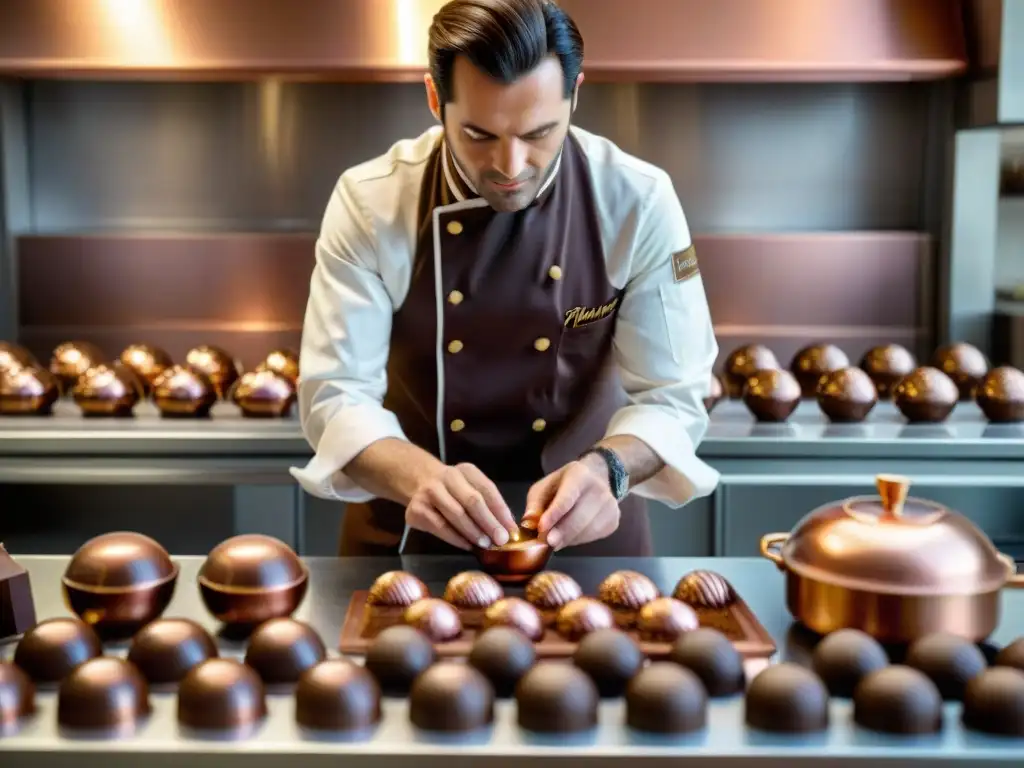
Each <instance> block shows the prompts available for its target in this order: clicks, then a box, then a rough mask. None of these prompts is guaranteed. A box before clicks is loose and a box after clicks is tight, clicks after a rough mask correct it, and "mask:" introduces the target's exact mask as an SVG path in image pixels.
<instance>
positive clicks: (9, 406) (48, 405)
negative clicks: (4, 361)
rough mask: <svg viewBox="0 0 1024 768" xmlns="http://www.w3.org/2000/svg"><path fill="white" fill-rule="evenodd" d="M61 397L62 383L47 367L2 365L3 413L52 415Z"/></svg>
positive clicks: (0, 400) (0, 396)
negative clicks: (55, 404)
mask: <svg viewBox="0 0 1024 768" xmlns="http://www.w3.org/2000/svg"><path fill="white" fill-rule="evenodd" d="M58 399H60V384H59V383H58V381H57V377H56V376H54V375H53V374H52V373H50V372H49V371H48V370H46V369H45V368H40V367H38V366H23V365H18V364H14V363H12V364H10V365H8V366H7V367H6V368H5V367H3V366H0V415H3V416H49V415H50V414H51V413H53V406H54V403H56V402H57V400H58Z"/></svg>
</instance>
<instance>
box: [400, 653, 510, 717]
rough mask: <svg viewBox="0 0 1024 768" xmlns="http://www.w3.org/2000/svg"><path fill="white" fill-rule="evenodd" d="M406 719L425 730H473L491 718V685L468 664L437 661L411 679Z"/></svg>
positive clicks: (492, 708)
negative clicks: (407, 717) (413, 679)
mask: <svg viewBox="0 0 1024 768" xmlns="http://www.w3.org/2000/svg"><path fill="white" fill-rule="evenodd" d="M409 719H410V720H411V721H412V724H413V725H414V726H416V727H417V728H420V729H421V730H425V731H441V732H446V733H464V732H466V731H475V730H477V729H479V728H483V727H484V726H487V725H490V724H491V722H493V720H494V688H493V687H492V686H491V683H490V681H488V679H487V678H486V677H485V676H484V675H483V673H481V672H480V671H479V670H478V669H476V668H475V667H473V666H471V665H469V664H460V663H458V662H454V661H441V662H438V663H436V664H434V665H432V666H431V667H429V668H428V669H427V670H426V671H424V672H423V674H422V675H420V676H419V677H417V678H416V681H415V682H414V683H413V685H412V690H411V691H410V692H409Z"/></svg>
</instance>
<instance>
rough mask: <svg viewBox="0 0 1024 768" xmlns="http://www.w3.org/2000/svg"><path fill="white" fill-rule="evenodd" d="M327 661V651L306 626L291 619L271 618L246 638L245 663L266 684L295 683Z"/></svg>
mask: <svg viewBox="0 0 1024 768" xmlns="http://www.w3.org/2000/svg"><path fill="white" fill-rule="evenodd" d="M326 658H327V648H326V647H325V646H324V641H323V640H321V639H320V635H318V634H317V632H316V630H315V629H313V628H312V627H311V626H309V624H306V623H305V622H302V621H296V620H295V619H271V620H270V621H267V622H264V623H263V624H260V626H258V627H257V628H256V630H255V631H254V632H253V633H252V636H251V637H250V638H249V646H248V647H247V648H246V651H245V663H246V664H248V665H249V666H250V667H252V668H253V669H254V670H256V673H257V674H258V675H259V676H260V677H261V678H262V679H263V682H264V683H267V684H268V685H285V684H289V683H296V682H298V680H299V677H300V676H301V675H302V673H303V672H305V671H306V670H307V669H309V668H310V667H313V666H315V665H317V664H319V663H320V662H321V661H323V660H324V659H326Z"/></svg>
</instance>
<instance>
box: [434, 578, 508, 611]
mask: <svg viewBox="0 0 1024 768" xmlns="http://www.w3.org/2000/svg"><path fill="white" fill-rule="evenodd" d="M504 596H505V589H504V588H503V587H502V586H501V584H499V583H498V582H497V580H496V579H495V578H494V577H493V576H491V575H490V574H487V573H484V572H483V571H463V572H462V573H457V574H455V575H454V576H452V577H451V579H449V580H448V584H447V585H446V586H445V588H444V599H445V600H447V601H448V602H449V603H451V604H452V605H454V606H455V607H456V608H462V609H464V610H465V609H468V610H479V609H482V608H487V607H488V606H489V605H493V604H494V603H496V602H498V601H499V600H501V598H503V597H504Z"/></svg>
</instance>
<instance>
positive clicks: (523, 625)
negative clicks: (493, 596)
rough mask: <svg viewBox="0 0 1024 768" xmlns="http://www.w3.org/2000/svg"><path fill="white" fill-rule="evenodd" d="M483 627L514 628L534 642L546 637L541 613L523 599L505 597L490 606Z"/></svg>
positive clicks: (485, 613)
mask: <svg viewBox="0 0 1024 768" xmlns="http://www.w3.org/2000/svg"><path fill="white" fill-rule="evenodd" d="M483 626H484V629H489V628H490V627H512V629H515V630H518V631H519V632H521V633H522V634H523V636H524V637H526V638H527V639H528V640H532V641H533V642H537V641H538V640H540V639H541V638H542V637H543V636H544V622H543V620H542V619H541V617H540V612H539V611H538V610H537V609H536V608H534V607H533V606H532V605H530V604H529V603H528V602H526V601H525V600H523V599H522V598H521V597H505V598H502V599H501V600H499V601H498V602H496V603H494V604H493V605H492V606H490V607H489V608H488V609H487V610H486V611H485V612H484V622H483Z"/></svg>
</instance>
